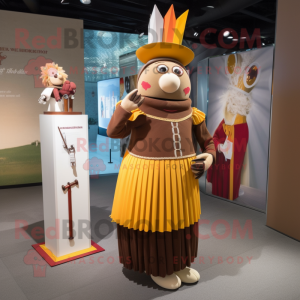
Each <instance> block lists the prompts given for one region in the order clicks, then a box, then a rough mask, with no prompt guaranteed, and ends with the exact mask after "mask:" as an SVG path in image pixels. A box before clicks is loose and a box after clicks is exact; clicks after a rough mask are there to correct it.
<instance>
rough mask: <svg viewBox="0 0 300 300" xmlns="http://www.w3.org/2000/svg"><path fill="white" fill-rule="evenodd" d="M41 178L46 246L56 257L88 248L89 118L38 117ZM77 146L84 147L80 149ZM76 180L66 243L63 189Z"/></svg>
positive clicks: (67, 220) (65, 197)
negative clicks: (72, 153)
mask: <svg viewBox="0 0 300 300" xmlns="http://www.w3.org/2000/svg"><path fill="white" fill-rule="evenodd" d="M58 127H59V128H60V129H61V131H62V133H64V134H65V135H66V141H67V145H68V147H70V146H71V145H73V146H74V148H75V150H76V152H75V157H76V167H71V166H70V157H69V154H68V152H67V151H66V150H65V149H64V148H63V140H62V138H61V135H60V133H59V130H58ZM40 136H41V154H42V176H43V204H44V221H45V246H46V247H47V248H48V249H49V250H50V251H51V252H52V253H53V254H54V255H55V256H56V257H60V256H63V255H67V254H71V253H73V252H77V251H80V250H84V249H87V248H89V247H91V236H90V186H89V170H88V168H86V167H85V166H87V165H88V159H89V152H88V116H87V115H40ZM80 144H84V146H83V147H80V146H79V145H80ZM75 179H77V180H78V182H79V184H78V186H73V187H72V189H71V190H72V213H73V232H74V239H73V240H69V209H68V193H67V192H63V190H62V185H67V183H68V182H73V181H74V180H75Z"/></svg>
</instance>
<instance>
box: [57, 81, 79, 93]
mask: <svg viewBox="0 0 300 300" xmlns="http://www.w3.org/2000/svg"><path fill="white" fill-rule="evenodd" d="M75 92H76V84H75V83H74V82H70V81H69V80H66V82H65V83H64V84H63V86H62V88H61V90H60V94H61V95H64V94H67V95H74V94H75Z"/></svg>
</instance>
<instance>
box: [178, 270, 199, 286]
mask: <svg viewBox="0 0 300 300" xmlns="http://www.w3.org/2000/svg"><path fill="white" fill-rule="evenodd" d="M175 274H176V275H177V276H178V277H179V278H180V280H181V281H182V282H184V283H195V282H197V281H199V280H200V274H199V273H198V272H197V271H196V270H194V269H192V268H189V267H186V268H185V269H183V270H180V271H178V272H175Z"/></svg>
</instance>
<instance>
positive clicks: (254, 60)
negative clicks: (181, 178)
mask: <svg viewBox="0 0 300 300" xmlns="http://www.w3.org/2000/svg"><path fill="white" fill-rule="evenodd" d="M209 65H210V74H209V94H208V112H207V127H208V130H209V131H210V132H211V133H212V134H213V141H214V144H215V148H216V153H217V154H216V164H215V165H213V166H212V167H211V168H210V169H209V170H208V172H207V178H206V192H207V193H208V194H213V195H214V196H218V197H221V198H225V199H227V200H231V201H235V202H237V203H239V204H242V205H245V206H248V207H253V208H256V209H258V210H261V211H265V207H266V199H267V170H268V153H269V129H270V116H271V93H272V66H273V46H271V47H266V48H263V49H256V50H252V51H245V52H240V53H233V54H230V55H226V56H224V55H222V56H219V57H214V58H211V59H209Z"/></svg>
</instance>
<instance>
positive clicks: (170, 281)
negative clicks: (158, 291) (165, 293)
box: [151, 273, 181, 290]
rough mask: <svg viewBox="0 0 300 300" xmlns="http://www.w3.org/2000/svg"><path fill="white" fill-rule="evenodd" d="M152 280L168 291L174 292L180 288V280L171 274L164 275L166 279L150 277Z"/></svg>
mask: <svg viewBox="0 0 300 300" xmlns="http://www.w3.org/2000/svg"><path fill="white" fill-rule="evenodd" d="M151 278H152V280H153V281H154V282H155V283H156V284H157V285H159V286H161V287H162V288H164V289H168V290H176V289H178V288H179V287H180V286H181V280H180V278H179V277H178V276H177V275H175V273H173V274H172V275H166V277H160V276H152V275H151Z"/></svg>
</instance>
